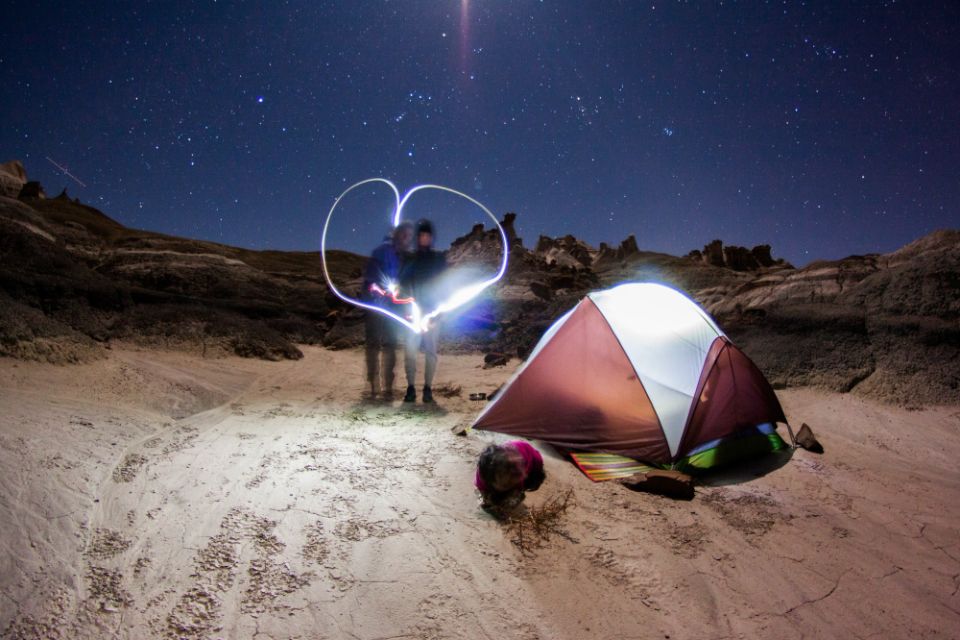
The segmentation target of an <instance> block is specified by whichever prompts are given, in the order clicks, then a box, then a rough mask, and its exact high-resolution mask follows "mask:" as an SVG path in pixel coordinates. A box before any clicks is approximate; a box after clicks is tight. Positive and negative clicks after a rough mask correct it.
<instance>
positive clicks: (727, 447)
mask: <svg viewBox="0 0 960 640" xmlns="http://www.w3.org/2000/svg"><path fill="white" fill-rule="evenodd" d="M777 422H784V423H785V422H786V418H785V417H784V414H783V409H782V408H781V407H780V402H779V401H778V400H777V397H776V394H775V393H774V392H773V389H772V387H771V386H770V383H769V382H767V380H766V378H764V376H763V374H762V373H761V372H760V370H759V369H758V368H757V367H756V365H754V364H753V362H751V361H750V359H749V358H747V356H746V355H744V354H743V352H742V351H741V350H740V349H738V348H737V347H736V346H735V345H734V344H733V343H732V342H731V341H730V339H729V338H727V336H726V335H725V334H724V333H723V331H721V330H720V328H719V327H718V326H717V325H716V323H715V322H714V321H713V320H712V319H711V318H710V316H709V315H707V313H706V312H705V311H704V310H703V309H701V308H700V307H699V306H698V305H697V304H696V303H695V302H693V301H692V300H690V298H688V297H687V296H685V295H684V294H682V293H680V292H679V291H677V290H675V289H671V288H670V287H666V286H663V285H660V284H652V283H628V284H623V285H620V286H617V287H614V288H612V289H608V290H605V291H599V292H594V293H591V294H589V295H588V296H587V297H586V298H584V299H583V300H582V301H581V302H580V303H579V304H578V305H577V306H576V307H574V308H573V309H571V310H570V311H569V312H567V313H566V314H565V315H564V316H563V317H561V318H560V319H559V320H558V321H557V322H556V323H554V325H553V326H552V327H550V328H549V329H548V330H547V332H546V333H545V334H544V335H543V337H542V338H541V339H540V342H538V343H537V345H536V347H535V348H534V350H533V351H532V352H531V354H530V357H529V358H528V359H527V361H526V363H524V365H523V366H522V367H521V368H520V369H519V370H518V371H517V372H516V373H515V374H514V376H513V377H512V378H511V379H510V380H509V381H508V382H507V383H506V384H505V385H504V386H503V388H502V389H501V390H500V392H499V393H498V394H497V396H496V397H495V398H494V400H493V401H491V402H490V403H489V404H488V405H487V406H486V407H485V408H484V410H483V411H482V412H481V414H480V415H479V416H478V417H477V419H476V421H475V422H474V425H473V426H474V427H475V428H477V429H485V430H489V431H498V432H501V433H508V434H513V435H518V436H524V437H527V438H537V439H540V440H543V441H545V442H548V443H551V444H553V445H556V446H558V447H560V448H562V449H566V450H571V451H587V452H602V453H611V454H618V455H620V456H626V457H629V458H632V459H635V460H641V461H644V462H647V463H651V464H654V465H657V466H663V467H673V468H681V469H685V470H688V471H691V470H692V471H695V470H698V469H705V468H711V467H715V466H719V465H720V464H723V463H726V462H730V461H733V460H735V459H741V458H744V457H749V456H753V455H757V454H759V453H762V452H767V451H772V450H778V449H781V448H784V447H785V444H784V443H783V440H782V439H781V438H780V436H779V435H777V433H776V430H775V424H776V423H777Z"/></svg>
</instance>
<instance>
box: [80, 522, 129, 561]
mask: <svg viewBox="0 0 960 640" xmlns="http://www.w3.org/2000/svg"><path fill="white" fill-rule="evenodd" d="M129 548H130V541H129V540H127V539H126V538H124V537H123V536H121V535H120V534H119V533H117V532H116V531H111V530H110V529H97V530H96V531H94V532H93V538H92V539H91V540H90V545H89V546H88V547H87V551H86V555H87V557H89V558H93V559H96V560H102V559H104V558H112V557H113V556H116V555H119V554H121V553H123V552H124V551H126V550H127V549H129Z"/></svg>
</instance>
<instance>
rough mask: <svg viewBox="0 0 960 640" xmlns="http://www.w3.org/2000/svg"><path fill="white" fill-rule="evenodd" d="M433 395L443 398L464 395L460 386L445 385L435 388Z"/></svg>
mask: <svg viewBox="0 0 960 640" xmlns="http://www.w3.org/2000/svg"><path fill="white" fill-rule="evenodd" d="M433 393H434V395H438V396H440V397H441V398H456V397H459V396H460V395H461V394H462V393H463V387H461V386H460V385H458V384H452V383H445V384H441V385H437V386H435V387H434V388H433Z"/></svg>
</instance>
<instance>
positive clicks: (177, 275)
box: [0, 163, 960, 404]
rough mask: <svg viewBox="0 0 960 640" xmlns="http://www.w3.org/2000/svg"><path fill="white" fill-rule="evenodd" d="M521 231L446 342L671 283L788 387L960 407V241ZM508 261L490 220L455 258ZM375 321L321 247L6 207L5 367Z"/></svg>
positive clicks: (344, 336) (65, 201)
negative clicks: (330, 285)
mask: <svg viewBox="0 0 960 640" xmlns="http://www.w3.org/2000/svg"><path fill="white" fill-rule="evenodd" d="M11 166H12V167H13V168H12V169H10V167H11ZM5 167H6V168H7V170H5V171H6V175H10V176H13V179H15V180H17V181H19V180H20V179H21V178H22V179H23V183H22V184H20V186H19V190H18V192H17V193H18V194H19V193H20V192H21V191H22V190H23V188H24V184H26V179H25V178H26V176H25V172H22V165H19V163H8V164H7V165H5ZM11 171H12V173H11ZM515 220H516V216H515V215H513V214H507V216H505V217H504V221H503V223H502V224H503V227H504V231H505V232H506V233H507V235H508V238H510V242H511V250H510V260H509V265H508V270H507V273H506V276H505V277H504V278H503V280H501V281H500V282H499V283H497V285H496V286H494V287H492V288H491V289H488V290H487V291H486V292H485V294H484V295H482V296H481V297H480V298H479V299H478V300H476V301H475V303H473V304H471V305H469V306H468V307H465V308H463V309H461V310H460V311H459V312H457V313H454V314H450V315H449V316H448V317H447V319H446V323H447V326H446V329H445V334H444V335H445V345H444V348H445V349H447V350H468V351H471V352H490V351H495V352H497V353H503V354H509V355H511V356H513V355H518V356H520V357H524V356H526V355H527V354H528V353H529V352H530V349H531V348H532V347H533V345H534V344H535V343H536V341H537V340H538V339H539V337H540V336H541V335H542V333H543V332H544V331H545V330H546V329H547V328H548V327H549V326H550V325H551V324H552V323H553V322H554V321H555V320H556V319H557V318H558V317H560V316H561V315H562V314H563V313H565V312H566V311H568V310H569V309H570V308H571V307H572V306H573V305H575V304H577V302H579V301H580V300H581V299H582V297H583V296H584V295H586V294H587V293H588V292H589V291H591V290H594V289H599V288H604V287H609V286H613V285H615V284H618V283H621V282H624V281H655V282H662V283H665V284H668V285H671V286H674V287H677V288H680V289H682V290H684V291H686V292H688V293H689V294H690V295H691V297H693V298H694V299H695V300H696V301H697V302H699V303H700V304H701V305H703V306H704V308H705V309H706V310H707V311H708V312H710V313H711V314H712V315H713V316H714V317H715V318H716V319H717V321H718V322H719V324H720V326H721V327H723V329H724V330H725V331H726V332H727V333H728V334H729V335H730V336H731V338H732V339H733V340H735V341H736V342H737V343H738V344H739V345H740V346H741V347H743V348H744V350H745V351H746V352H747V353H748V355H750V357H751V358H753V359H754V361H756V362H757V364H758V365H759V366H760V368H761V369H762V370H763V371H764V373H765V374H766V375H767V377H768V378H769V379H770V380H771V381H772V382H773V383H774V384H775V385H777V386H792V385H817V386H821V387H825V388H829V389H834V390H839V391H851V390H853V391H856V392H858V393H864V394H868V395H871V396H874V397H879V398H884V399H888V400H895V401H899V402H904V403H914V404H924V403H930V402H960V276H958V274H960V231H957V230H944V231H938V232H935V233H932V234H930V235H927V236H925V237H923V238H920V239H918V240H916V241H915V242H912V243H910V244H908V245H906V246H905V247H903V248H901V249H899V250H897V251H894V252H892V253H888V254H882V255H867V256H851V257H849V258H845V259H843V260H833V261H820V262H814V263H812V264H810V265H808V266H806V267H804V268H802V269H796V268H794V267H792V266H791V265H789V264H787V263H785V262H783V261H782V260H774V259H773V258H772V256H771V250H770V247H769V246H768V245H760V246H758V247H755V248H754V249H752V250H746V249H744V248H742V247H724V245H723V243H722V242H720V241H719V240H718V241H714V242H711V243H710V244H708V245H707V246H705V247H704V249H703V251H695V252H691V254H690V255H688V256H686V257H675V256H670V255H666V254H662V253H655V252H650V251H643V250H641V249H639V247H638V244H637V241H636V239H635V238H634V237H632V236H631V237H628V238H627V239H626V240H624V241H623V242H622V243H621V244H620V245H619V246H617V247H615V248H614V247H610V246H608V245H606V244H603V245H601V246H600V248H599V249H593V248H592V247H590V245H588V244H586V243H584V242H582V241H581V240H578V239H577V238H574V237H573V236H564V237H561V238H545V237H542V238H540V240H539V241H538V242H537V246H536V248H535V249H534V250H532V251H531V250H529V249H526V248H524V247H523V243H522V242H521V241H520V239H519V238H517V237H516V232H515V230H514V224H515ZM502 251H503V242H502V238H501V236H500V233H499V231H498V230H497V229H496V228H485V227H484V226H483V225H477V226H475V227H474V228H473V229H471V230H470V232H469V233H467V234H466V235H465V236H463V237H461V238H458V239H457V240H455V241H454V242H453V244H452V246H451V248H450V249H449V251H448V258H449V259H450V261H451V263H453V264H454V265H459V266H471V267H478V266H479V268H483V269H486V268H491V267H495V265H498V264H499V263H500V260H501V257H502ZM328 257H329V259H330V264H331V267H332V269H333V271H334V278H335V280H336V281H337V282H338V283H343V288H344V289H345V290H347V291H352V290H354V289H356V288H357V287H359V278H360V273H361V268H362V266H363V264H364V258H363V257H361V256H356V255H352V254H348V253H343V252H335V251H334V252H331V253H330V254H329V255H328ZM362 319H363V314H362V313H361V312H360V311H358V310H357V309H355V308H353V307H350V306H348V305H346V304H344V303H342V302H341V301H340V300H339V299H338V298H336V297H335V296H333V295H332V294H331V293H330V292H329V291H328V289H327V287H326V283H325V280H324V278H323V275H322V272H321V267H320V259H319V256H318V254H317V253H316V252H278V251H249V250H245V249H238V248H233V247H226V246H223V245H219V244H215V243H208V242H201V241H196V240H188V239H184V238H173V237H170V236H164V235H160V234H156V233H151V232H147V231H137V230H134V229H128V228H126V227H124V226H123V225H121V224H119V223H118V222H116V221H115V220H112V219H111V218H109V217H108V216H106V215H104V214H103V213H101V212H100V211H98V210H96V209H94V208H92V207H88V206H85V205H83V204H80V203H78V202H76V201H75V200H71V199H70V198H69V197H67V196H66V195H65V194H62V195H61V196H60V197H57V198H51V199H40V198H24V199H22V200H15V199H10V198H0V356H13V357H21V358H33V359H41V360H50V361H55V362H74V361H78V360H83V359H86V358H91V357H97V354H100V353H102V352H103V349H104V348H105V347H106V345H108V344H109V343H110V342H111V341H113V340H132V341H134V342H138V343H142V344H148V345H150V344H156V345H162V346H166V347H178V346H179V347H184V346H185V347H188V348H196V349H204V350H213V351H214V352H229V353H237V354H241V355H246V356H256V357H266V358H289V357H297V356H298V354H299V351H298V349H297V347H296V344H298V343H321V344H325V345H328V346H331V347H351V346H356V345H358V344H360V341H361V340H362V336H363V326H362Z"/></svg>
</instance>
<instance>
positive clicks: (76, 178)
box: [47, 156, 87, 187]
mask: <svg viewBox="0 0 960 640" xmlns="http://www.w3.org/2000/svg"><path fill="white" fill-rule="evenodd" d="M47 161H48V162H49V163H50V164H52V165H53V166H55V167H56V168H57V169H60V171H62V172H63V175H65V176H67V177H68V178H70V179H71V180H73V181H74V182H76V183H77V184H78V185H80V186H81V187H86V186H87V185H85V184H83V183H82V182H81V181H80V178H78V177H77V176H75V175H73V174H72V173H70V172H69V171H67V168H66V167H64V166H61V165H59V164H57V162H56V161H54V160H53V159H52V158H51V157H50V156H47Z"/></svg>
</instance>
